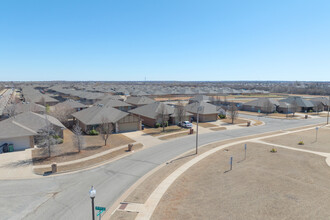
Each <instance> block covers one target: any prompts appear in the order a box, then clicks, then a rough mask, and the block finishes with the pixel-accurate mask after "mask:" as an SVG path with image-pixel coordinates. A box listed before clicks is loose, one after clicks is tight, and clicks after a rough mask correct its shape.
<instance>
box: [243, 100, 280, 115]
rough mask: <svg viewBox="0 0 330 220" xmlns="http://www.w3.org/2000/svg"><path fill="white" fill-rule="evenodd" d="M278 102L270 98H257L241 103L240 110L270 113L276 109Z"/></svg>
mask: <svg viewBox="0 0 330 220" xmlns="http://www.w3.org/2000/svg"><path fill="white" fill-rule="evenodd" d="M279 105H280V103H279V102H278V101H277V100H276V99H272V98H265V97H263V98H258V99H255V100H252V101H249V102H246V103H243V104H242V107H241V110H243V111H250V112H262V113H272V112H275V111H276V110H277V107H278V106H279Z"/></svg>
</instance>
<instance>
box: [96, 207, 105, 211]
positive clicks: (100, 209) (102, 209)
mask: <svg viewBox="0 0 330 220" xmlns="http://www.w3.org/2000/svg"><path fill="white" fill-rule="evenodd" d="M95 209H96V210H99V211H105V208H104V207H100V206H95Z"/></svg>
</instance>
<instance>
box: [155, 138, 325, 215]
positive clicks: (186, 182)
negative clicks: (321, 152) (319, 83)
mask: <svg viewBox="0 0 330 220" xmlns="http://www.w3.org/2000/svg"><path fill="white" fill-rule="evenodd" d="M270 149H271V147H270V146H265V145H261V144H254V143H248V154H247V159H246V160H244V161H241V162H240V163H237V162H238V161H240V160H242V158H243V157H244V156H243V155H244V153H243V150H242V146H241V145H237V146H232V147H230V148H229V151H228V152H225V151H218V152H217V153H215V154H213V155H211V156H209V157H207V158H205V159H204V160H202V161H200V162H199V163H198V164H196V165H194V166H192V167H191V168H190V169H189V170H187V171H186V172H185V173H184V174H183V175H181V176H180V177H179V178H178V179H177V180H176V181H175V182H174V183H173V184H172V186H171V187H170V188H169V189H168V190H167V191H166V194H165V195H164V196H163V197H162V199H161V201H160V203H159V204H158V206H157V208H156V210H155V212H154V214H153V216H152V218H151V219H152V220H158V219H173V220H175V219H286V218H290V219H327V218H328V216H329V215H330V210H329V209H328V206H329V205H330V192H329V191H328V190H325V189H327V188H328V186H329V184H330V179H329V178H328V177H329V174H330V170H329V167H328V166H327V164H326V163H325V161H324V158H323V157H320V156H317V155H313V154H308V153H301V152H296V151H290V150H286V149H280V148H279V149H277V150H278V152H277V153H270V152H269V150H270ZM230 156H234V164H233V170H232V171H229V172H226V171H228V169H229V165H228V161H229V158H230ZM320 204H322V205H321V206H320Z"/></svg>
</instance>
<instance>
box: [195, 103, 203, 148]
mask: <svg viewBox="0 0 330 220" xmlns="http://www.w3.org/2000/svg"><path fill="white" fill-rule="evenodd" d="M202 110H203V106H198V108H197V128H196V154H198V123H199V112H200V111H202Z"/></svg>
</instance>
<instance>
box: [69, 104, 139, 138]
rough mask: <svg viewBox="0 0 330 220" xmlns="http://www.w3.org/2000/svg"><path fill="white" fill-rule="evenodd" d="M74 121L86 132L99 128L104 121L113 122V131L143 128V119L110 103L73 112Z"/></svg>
mask: <svg viewBox="0 0 330 220" xmlns="http://www.w3.org/2000/svg"><path fill="white" fill-rule="evenodd" d="M72 116H73V118H74V121H77V122H78V123H79V126H80V127H81V128H82V130H83V131H84V132H86V133H89V131H90V130H93V129H98V128H99V126H100V125H102V124H103V123H104V122H109V123H112V125H113V132H116V133H117V132H127V131H136V130H140V129H141V120H140V119H139V118H138V117H137V116H134V115H132V114H130V113H127V112H123V111H120V110H118V109H116V108H113V107H111V106H110V105H102V104H99V105H94V106H92V107H89V108H86V109H84V110H82V111H79V112H76V113H74V114H72Z"/></svg>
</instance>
